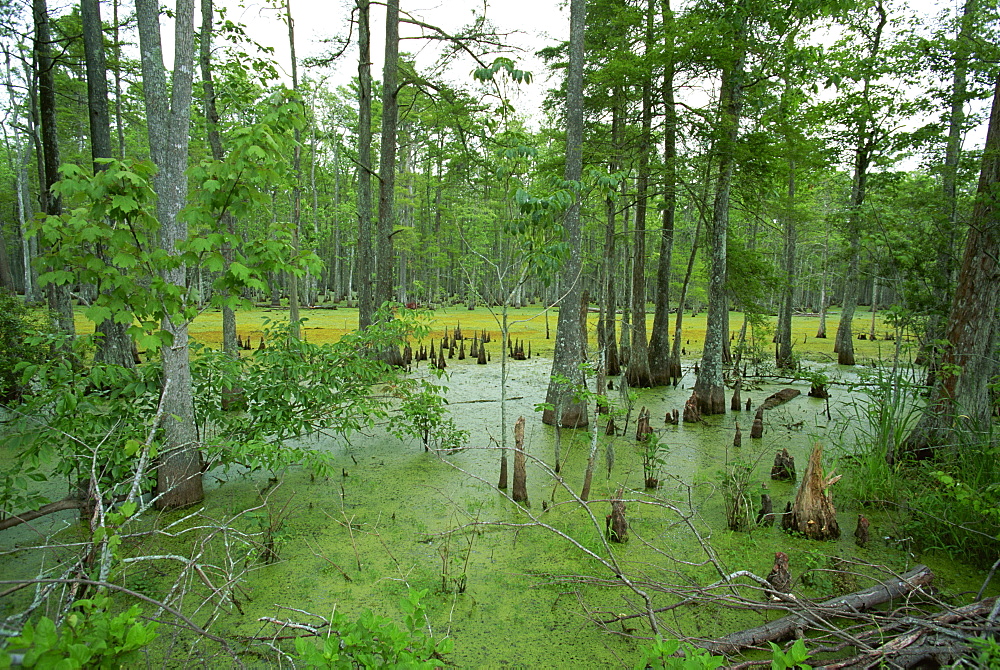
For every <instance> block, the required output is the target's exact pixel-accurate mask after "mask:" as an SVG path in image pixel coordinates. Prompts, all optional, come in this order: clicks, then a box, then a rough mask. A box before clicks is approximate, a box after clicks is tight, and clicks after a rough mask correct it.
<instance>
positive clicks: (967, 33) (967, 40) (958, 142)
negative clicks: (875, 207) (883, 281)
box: [924, 0, 979, 386]
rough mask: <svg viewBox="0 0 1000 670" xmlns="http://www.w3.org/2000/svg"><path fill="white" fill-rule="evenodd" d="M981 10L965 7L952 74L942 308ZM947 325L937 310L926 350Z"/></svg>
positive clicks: (930, 372) (938, 290)
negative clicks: (971, 54) (971, 58)
mask: <svg viewBox="0 0 1000 670" xmlns="http://www.w3.org/2000/svg"><path fill="white" fill-rule="evenodd" d="M978 11H979V0H966V2H965V5H964V7H963V8H962V17H961V19H960V23H959V31H958V36H957V39H956V41H955V55H954V58H955V67H954V70H953V71H952V80H951V96H950V97H951V99H950V101H949V102H950V105H949V110H948V140H947V143H946V145H945V153H944V164H943V165H942V166H941V195H942V197H943V199H942V203H941V212H940V214H939V215H938V218H937V221H936V223H937V229H938V239H939V244H938V245H937V258H936V259H935V268H936V272H935V273H934V276H933V277H932V278H931V282H932V283H931V287H932V291H933V295H934V301H935V303H936V304H937V306H939V307H940V308H941V309H944V307H945V306H946V305H948V304H949V303H950V302H951V279H952V275H953V274H954V271H955V268H954V262H953V261H952V249H953V247H954V246H955V237H956V236H957V231H958V197H957V188H956V184H957V182H958V164H959V160H960V159H961V157H962V132H963V130H964V125H965V104H966V102H967V101H968V97H969V93H968V81H967V79H968V73H969V51H970V49H971V48H972V44H973V41H974V39H975V37H976V35H975V19H976V16H977V14H978ZM944 329H945V324H944V321H943V319H942V317H941V315H940V314H938V313H937V311H935V312H933V313H932V314H931V316H930V319H929V320H928V323H927V332H926V334H925V336H924V342H925V345H924V346H925V348H926V349H930V350H933V349H934V347H935V345H934V344H933V343H934V342H936V341H938V340H940V339H941V338H942V337H943V336H944ZM939 362H940V361H938V360H937V356H936V355H933V354H932V355H931V356H930V360H929V361H928V365H927V385H928V386H934V383H935V375H936V373H937V369H938V364H939Z"/></svg>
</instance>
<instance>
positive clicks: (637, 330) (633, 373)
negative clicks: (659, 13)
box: [625, 0, 653, 388]
mask: <svg viewBox="0 0 1000 670" xmlns="http://www.w3.org/2000/svg"><path fill="white" fill-rule="evenodd" d="M652 42H653V0H649V1H648V6H647V7H646V49H647V50H651V49H652ZM652 77H653V75H652V72H646V73H644V77H643V81H642V134H641V135H640V138H639V166H638V175H637V178H636V203H635V244H634V245H633V247H632V347H631V350H630V352H629V359H628V367H627V368H625V379H627V380H628V385H629V386H631V387H632V388H648V387H650V386H652V385H653V380H652V378H651V377H650V374H649V348H648V344H647V339H646V211H647V205H648V201H647V199H648V197H649V154H650V152H651V151H652V137H651V135H652V124H653V95H652V89H653V81H652Z"/></svg>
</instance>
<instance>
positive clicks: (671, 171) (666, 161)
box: [649, 0, 677, 386]
mask: <svg viewBox="0 0 1000 670" xmlns="http://www.w3.org/2000/svg"><path fill="white" fill-rule="evenodd" d="M663 30H664V41H665V44H664V51H665V58H666V63H665V65H664V71H663V229H662V231H661V233H660V258H659V261H658V263H657V266H656V301H655V302H656V305H655V311H654V314H653V332H652V334H651V335H650V338H649V375H650V379H651V381H652V383H653V385H654V386H666V385H667V384H669V383H670V382H671V379H672V375H671V369H670V266H671V261H672V258H673V249H674V214H675V210H676V208H677V192H676V181H677V166H676V161H677V111H676V109H674V15H673V11H672V10H671V8H670V0H663Z"/></svg>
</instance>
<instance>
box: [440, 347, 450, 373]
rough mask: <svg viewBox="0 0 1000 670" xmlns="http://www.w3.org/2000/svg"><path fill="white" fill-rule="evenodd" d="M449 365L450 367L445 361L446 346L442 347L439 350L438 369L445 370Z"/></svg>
mask: <svg viewBox="0 0 1000 670" xmlns="http://www.w3.org/2000/svg"><path fill="white" fill-rule="evenodd" d="M447 367H448V364H447V363H445V361H444V347H441V349H440V350H438V362H437V369H438V370H444V369H445V368H447Z"/></svg>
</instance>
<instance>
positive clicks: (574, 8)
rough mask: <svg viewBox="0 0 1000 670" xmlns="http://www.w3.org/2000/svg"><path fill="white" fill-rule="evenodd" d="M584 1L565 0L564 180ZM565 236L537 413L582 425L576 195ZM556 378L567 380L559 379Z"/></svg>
mask: <svg viewBox="0 0 1000 670" xmlns="http://www.w3.org/2000/svg"><path fill="white" fill-rule="evenodd" d="M586 17H587V2H586V0H570V48H569V70H568V75H567V84H566V91H567V94H566V173H565V177H566V179H567V180H568V181H579V180H580V179H581V177H582V174H583V58H584V53H583V35H584V28H585V26H586ZM565 221H566V223H565V226H564V228H565V231H566V232H565V235H566V237H565V239H566V241H567V243H568V249H569V256H568V258H567V259H566V262H565V263H564V265H563V270H562V282H561V283H562V286H563V289H564V291H565V296H564V297H563V301H562V306H561V307H560V309H559V322H558V324H557V325H556V342H555V350H554V351H553V354H552V372H551V375H550V376H549V387H548V392H547V393H546V396H545V402H546V403H548V405H549V408H548V409H546V410H545V411H544V412H543V414H542V422H543V423H546V424H548V425H553V424H555V423H556V420H557V417H558V420H559V423H560V424H561V425H562V426H566V427H569V428H581V427H583V426H586V425H587V405H586V403H584V402H581V401H580V400H578V399H577V398H576V397H575V396H576V395H577V388H576V387H583V386H584V385H585V383H586V382H585V380H584V378H583V373H582V371H581V370H580V365H579V364H580V362H581V358H580V352H581V351H582V348H583V338H584V333H582V332H581V330H580V316H579V313H578V312H577V307H578V306H579V304H580V296H581V292H582V288H583V287H582V282H581V281H580V272H581V270H582V265H583V258H582V248H581V247H582V243H581V230H580V228H581V226H580V199H579V197H578V196H574V197H573V203H572V204H571V205H570V208H569V211H567V212H566V219H565ZM559 377H564V378H566V379H568V380H569V381H570V384H569V385H566V384H563V383H560V381H559V379H558V378H559Z"/></svg>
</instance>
